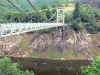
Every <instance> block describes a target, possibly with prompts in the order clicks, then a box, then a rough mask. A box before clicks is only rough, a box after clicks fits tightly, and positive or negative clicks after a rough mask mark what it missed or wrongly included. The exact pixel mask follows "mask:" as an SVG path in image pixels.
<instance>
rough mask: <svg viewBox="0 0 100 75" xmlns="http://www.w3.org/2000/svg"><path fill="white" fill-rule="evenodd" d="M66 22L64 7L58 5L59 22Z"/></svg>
mask: <svg viewBox="0 0 100 75" xmlns="http://www.w3.org/2000/svg"><path fill="white" fill-rule="evenodd" d="M64 22H65V16H64V8H63V7H58V8H57V23H63V24H64Z"/></svg>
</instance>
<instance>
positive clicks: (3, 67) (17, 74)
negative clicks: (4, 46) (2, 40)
mask: <svg viewBox="0 0 100 75" xmlns="http://www.w3.org/2000/svg"><path fill="white" fill-rule="evenodd" d="M0 75H34V74H33V72H29V71H28V70H26V71H25V72H24V71H21V70H20V69H19V68H18V64H17V63H12V62H11V60H10V59H9V58H2V59H0Z"/></svg>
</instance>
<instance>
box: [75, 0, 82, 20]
mask: <svg viewBox="0 0 100 75" xmlns="http://www.w3.org/2000/svg"><path fill="white" fill-rule="evenodd" d="M79 17H80V3H79V1H77V2H76V4H75V10H74V12H73V18H74V19H76V18H79Z"/></svg>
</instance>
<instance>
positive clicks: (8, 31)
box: [0, 0, 67, 37]
mask: <svg viewBox="0 0 100 75" xmlns="http://www.w3.org/2000/svg"><path fill="white" fill-rule="evenodd" d="M27 1H28V2H29V3H30V5H31V6H32V7H33V8H34V6H33V5H32V4H31V2H30V1H29V0H27ZM8 2H9V3H11V2H10V0H8ZM11 4H12V5H13V6H14V7H16V6H15V5H14V4H13V3H11ZM16 8H17V9H18V10H20V9H19V8H18V7H16ZM34 9H35V8H34ZM35 10H36V9H35ZM20 11H21V10H20ZM21 12H22V11H21ZM36 12H38V11H37V10H36ZM38 14H40V13H39V12H38ZM55 15H56V18H57V20H56V23H52V22H48V21H50V19H51V18H53V17H54V16H55ZM40 16H41V14H40ZM53 17H51V18H50V19H49V20H48V21H45V22H44V23H6V24H0V37H6V36H10V35H15V34H20V33H26V32H31V31H36V30H40V29H46V28H52V27H59V26H62V27H64V26H65V25H67V24H65V23H64V9H63V8H62V7H58V8H57V10H56V14H54V15H53Z"/></svg>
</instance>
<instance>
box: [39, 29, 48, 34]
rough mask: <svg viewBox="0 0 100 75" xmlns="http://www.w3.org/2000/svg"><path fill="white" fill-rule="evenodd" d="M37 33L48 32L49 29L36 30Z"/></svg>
mask: <svg viewBox="0 0 100 75" xmlns="http://www.w3.org/2000/svg"><path fill="white" fill-rule="evenodd" d="M37 32H38V33H42V34H43V33H49V32H50V29H40V30H38V31H37Z"/></svg>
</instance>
